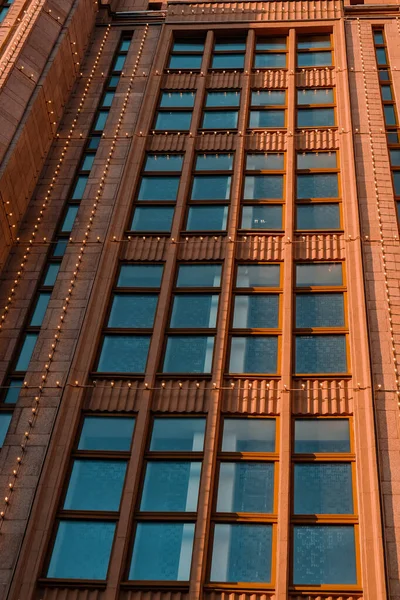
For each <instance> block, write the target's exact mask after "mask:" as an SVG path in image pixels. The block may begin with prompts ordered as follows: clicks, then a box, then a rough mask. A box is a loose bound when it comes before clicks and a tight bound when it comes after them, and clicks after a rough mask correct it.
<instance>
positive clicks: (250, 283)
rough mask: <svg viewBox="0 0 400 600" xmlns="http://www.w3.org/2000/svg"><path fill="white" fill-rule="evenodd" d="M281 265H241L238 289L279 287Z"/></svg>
mask: <svg viewBox="0 0 400 600" xmlns="http://www.w3.org/2000/svg"><path fill="white" fill-rule="evenodd" d="M279 282H280V265H239V266H238V270H237V277H236V286H237V287H244V288H247V287H279Z"/></svg>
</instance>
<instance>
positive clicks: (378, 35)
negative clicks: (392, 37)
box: [373, 31, 385, 44]
mask: <svg viewBox="0 0 400 600" xmlns="http://www.w3.org/2000/svg"><path fill="white" fill-rule="evenodd" d="M373 34H374V43H375V44H384V43H385V40H384V39H383V32H382V31H374V32H373Z"/></svg>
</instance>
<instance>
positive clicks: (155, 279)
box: [117, 265, 164, 288]
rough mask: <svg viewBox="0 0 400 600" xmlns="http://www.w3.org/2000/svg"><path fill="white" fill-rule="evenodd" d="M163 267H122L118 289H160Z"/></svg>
mask: <svg viewBox="0 0 400 600" xmlns="http://www.w3.org/2000/svg"><path fill="white" fill-rule="evenodd" d="M163 269H164V267H163V265H121V268H120V271H119V277H118V283H117V285H118V287H149V288H152V287H160V285H161V278H162V274H163Z"/></svg>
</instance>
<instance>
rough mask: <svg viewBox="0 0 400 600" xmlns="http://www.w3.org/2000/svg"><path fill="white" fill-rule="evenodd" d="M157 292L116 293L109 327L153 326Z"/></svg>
mask: <svg viewBox="0 0 400 600" xmlns="http://www.w3.org/2000/svg"><path fill="white" fill-rule="evenodd" d="M157 301H158V295H157V294H114V297H113V301H112V305H111V311H110V316H109V318H108V323H107V327H132V328H143V327H144V328H146V327H153V323H154V316H155V314H156V308H157Z"/></svg>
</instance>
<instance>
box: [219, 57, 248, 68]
mask: <svg viewBox="0 0 400 600" xmlns="http://www.w3.org/2000/svg"><path fill="white" fill-rule="evenodd" d="M243 67H244V54H214V56H213V58H212V64H211V68H212V69H243Z"/></svg>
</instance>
